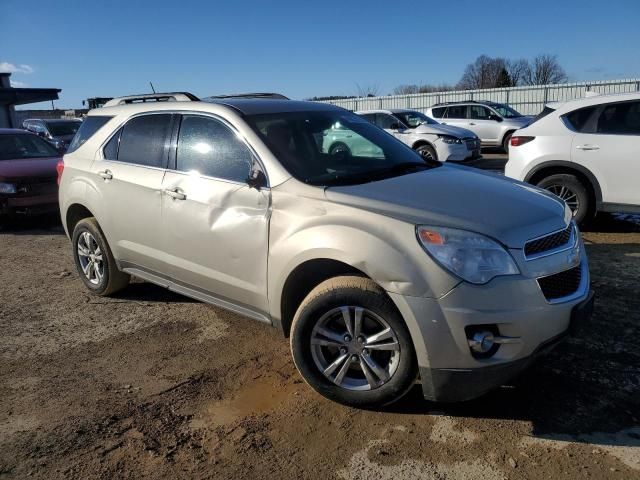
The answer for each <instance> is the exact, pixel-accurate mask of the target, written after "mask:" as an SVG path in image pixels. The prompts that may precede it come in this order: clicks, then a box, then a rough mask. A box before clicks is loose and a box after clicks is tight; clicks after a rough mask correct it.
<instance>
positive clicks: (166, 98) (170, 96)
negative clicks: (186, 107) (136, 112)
mask: <svg viewBox="0 0 640 480" xmlns="http://www.w3.org/2000/svg"><path fill="white" fill-rule="evenodd" d="M199 100H200V99H199V98H198V97H196V96H195V95H193V94H192V93H189V92H167V93H145V94H141V95H127V96H124V97H116V98H113V99H111V100H109V101H108V102H107V103H105V104H104V106H105V107H115V106H117V105H126V104H129V103H143V102H197V101H199Z"/></svg>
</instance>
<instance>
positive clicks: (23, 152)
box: [0, 134, 59, 160]
mask: <svg viewBox="0 0 640 480" xmlns="http://www.w3.org/2000/svg"><path fill="white" fill-rule="evenodd" d="M58 155H59V153H58V151H57V150H56V149H55V148H53V146H51V145H50V144H49V143H47V142H45V141H44V140H42V139H41V138H40V137H37V136H36V135H28V134H18V135H0V160H14V159H21V158H43V157H56V156H58Z"/></svg>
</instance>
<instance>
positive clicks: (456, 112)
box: [447, 105, 467, 118]
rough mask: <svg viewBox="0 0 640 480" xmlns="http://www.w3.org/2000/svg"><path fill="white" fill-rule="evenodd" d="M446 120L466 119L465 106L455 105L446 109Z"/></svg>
mask: <svg viewBox="0 0 640 480" xmlns="http://www.w3.org/2000/svg"><path fill="white" fill-rule="evenodd" d="M447 118H467V106H466V105H455V106H452V107H449V108H448V109H447Z"/></svg>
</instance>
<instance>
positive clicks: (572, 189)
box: [537, 173, 593, 224]
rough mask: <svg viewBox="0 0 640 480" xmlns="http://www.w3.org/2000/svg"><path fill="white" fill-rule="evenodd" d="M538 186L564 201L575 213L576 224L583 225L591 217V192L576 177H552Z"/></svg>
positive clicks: (544, 179) (543, 180) (560, 175)
mask: <svg viewBox="0 0 640 480" xmlns="http://www.w3.org/2000/svg"><path fill="white" fill-rule="evenodd" d="M537 185H538V186H539V187H541V188H544V189H545V190H549V191H550V192H551V193H553V194H554V195H556V196H558V197H560V198H561V199H562V200H564V201H565V203H566V204H567V205H568V206H569V208H570V209H571V211H572V212H573V218H574V219H575V221H576V223H578V224H580V223H583V222H584V221H585V220H587V219H588V218H590V217H591V215H592V209H593V205H591V199H590V197H589V191H588V190H587V188H586V187H585V186H584V184H583V183H582V182H581V181H580V180H579V179H578V178H577V177H576V176H574V175H570V174H565V173H562V174H556V175H550V176H548V177H546V178H543V179H542V180H540V181H539V182H538V184H537Z"/></svg>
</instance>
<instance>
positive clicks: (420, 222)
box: [58, 94, 593, 406]
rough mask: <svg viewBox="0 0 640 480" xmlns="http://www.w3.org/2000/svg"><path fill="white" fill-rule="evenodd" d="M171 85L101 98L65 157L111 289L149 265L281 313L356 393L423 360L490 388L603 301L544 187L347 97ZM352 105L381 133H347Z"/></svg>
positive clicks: (162, 278) (311, 376)
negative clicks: (206, 96)
mask: <svg viewBox="0 0 640 480" xmlns="http://www.w3.org/2000/svg"><path fill="white" fill-rule="evenodd" d="M158 95H160V94H158ZM167 97H169V98H167ZM153 98H155V97H145V98H144V100H145V101H144V102H137V103H136V100H139V99H140V98H139V97H134V99H133V100H132V99H124V100H122V101H117V102H115V103H117V104H118V105H117V106H113V107H105V108H102V109H96V110H92V111H91V112H89V114H88V116H87V118H86V120H85V121H84V123H83V124H82V127H81V129H80V131H79V132H78V134H77V135H76V137H75V138H74V140H73V142H72V144H71V146H70V149H69V153H67V154H66V155H65V157H64V164H60V165H59V168H58V171H59V174H60V178H59V181H60V209H61V214H62V219H63V223H64V228H65V230H66V232H67V234H68V236H69V238H70V240H71V242H72V246H73V249H72V252H73V257H74V259H75V263H76V266H77V270H78V273H79V276H80V278H81V280H82V282H84V285H85V286H86V287H87V289H88V290H89V291H91V292H93V293H94V294H97V295H110V294H112V293H114V292H116V291H118V290H120V289H122V288H125V287H126V286H127V284H128V283H129V279H130V277H131V276H135V277H138V278H141V279H144V280H147V281H149V282H152V283H156V284H158V285H161V286H164V287H166V288H168V289H170V290H173V291H176V292H179V293H182V294H184V295H187V296H190V297H193V298H196V299H198V300H201V301H204V302H208V303H211V304H214V305H217V306H219V307H222V308H226V309H229V310H232V311H234V312H237V313H239V314H241V315H244V316H247V317H250V318H253V319H255V320H258V321H261V322H264V323H267V324H269V325H273V326H275V327H277V328H279V329H281V330H282V332H283V333H284V335H285V336H288V337H289V338H290V342H291V351H292V354H293V360H294V362H295V364H296V366H297V367H298V370H299V371H300V373H301V375H302V377H303V378H304V379H305V380H306V382H307V383H308V384H309V385H311V386H312V387H313V388H314V389H315V390H317V391H318V392H319V393H321V394H322V395H324V396H326V397H328V398H330V399H333V400H335V401H338V402H342V403H345V404H349V405H354V406H373V405H380V404H387V403H390V402H393V401H395V400H397V399H398V398H400V397H401V396H402V395H403V394H405V393H406V392H407V391H408V390H409V389H410V388H411V387H412V386H413V385H414V384H415V383H416V381H417V380H419V381H420V383H421V387H422V391H423V393H424V396H425V397H426V398H428V399H430V400H436V401H460V400H467V399H470V398H474V397H477V396H479V395H481V394H483V393H485V392H487V391H488V390H490V389H492V388H494V387H496V386H498V385H501V384H502V383H503V382H505V381H507V380H509V379H510V378H511V377H512V376H514V375H515V374H517V373H518V372H520V371H521V370H522V369H523V368H524V367H525V366H526V365H527V364H528V363H529V362H530V361H531V360H533V359H534V358H535V357H536V355H537V354H538V353H539V352H541V351H542V350H544V349H546V348H548V347H550V346H551V345H553V344H554V343H555V342H556V341H558V340H559V339H560V338H562V337H563V336H564V335H566V334H567V332H568V331H569V327H570V326H573V325H578V324H580V323H581V322H582V321H584V320H585V318H586V317H588V316H589V314H590V309H591V307H592V302H593V295H592V293H591V292H590V288H589V268H588V264H587V257H586V255H585V250H584V246H583V243H582V240H581V237H580V234H579V232H578V229H577V228H576V226H575V224H574V223H573V222H572V217H571V211H570V210H569V209H568V208H567V207H566V205H565V204H564V203H563V202H562V201H561V200H559V199H558V198H557V197H555V196H553V195H551V194H550V193H548V192H546V191H544V190H540V189H538V188H535V187H532V186H530V185H526V184H524V183H520V182H517V181H514V180H510V179H504V178H501V177H498V176H496V175H492V174H486V173H482V172H479V171H476V170H473V169H468V168H465V167H460V166H457V165H451V166H449V165H448V164H441V163H439V162H433V161H425V160H424V159H423V158H421V157H420V155H418V154H417V153H416V152H414V151H413V150H412V149H411V148H409V147H407V146H406V145H405V144H403V143H402V142H400V141H398V140H397V139H395V138H393V137H392V136H391V135H388V134H386V133H385V132H383V131H382V130H381V129H379V128H377V127H375V126H374V125H372V124H370V123H369V122H367V121H366V120H364V119H363V118H361V117H359V116H357V115H355V114H353V113H351V112H349V111H347V110H344V109H341V108H338V107H335V106H331V105H326V104H321V103H311V102H298V101H290V100H274V99H270V100H265V99H260V100H257V99H246V98H245V99H236V98H225V99H218V100H215V101H214V102H212V103H206V102H201V101H197V100H196V99H195V97H193V96H185V95H183V94H165V95H164V96H162V97H158V99H162V100H167V101H158V102H152V101H151V100H153ZM128 101H132V102H133V103H130V104H128V103H127V102H128ZM120 103H122V104H120ZM337 124H339V125H340V129H341V130H344V131H343V133H346V134H348V133H349V132H351V134H352V135H357V136H359V137H361V139H362V140H360V141H361V142H369V144H370V146H369V147H368V148H362V149H361V150H359V152H360V153H359V154H358V155H347V154H345V153H344V151H338V152H334V153H333V154H332V153H330V152H327V151H326V148H325V146H324V142H323V139H324V138H325V135H327V134H329V133H330V132H331V130H332V128H334V129H335V126H336V125H337ZM368 152H371V153H368Z"/></svg>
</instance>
